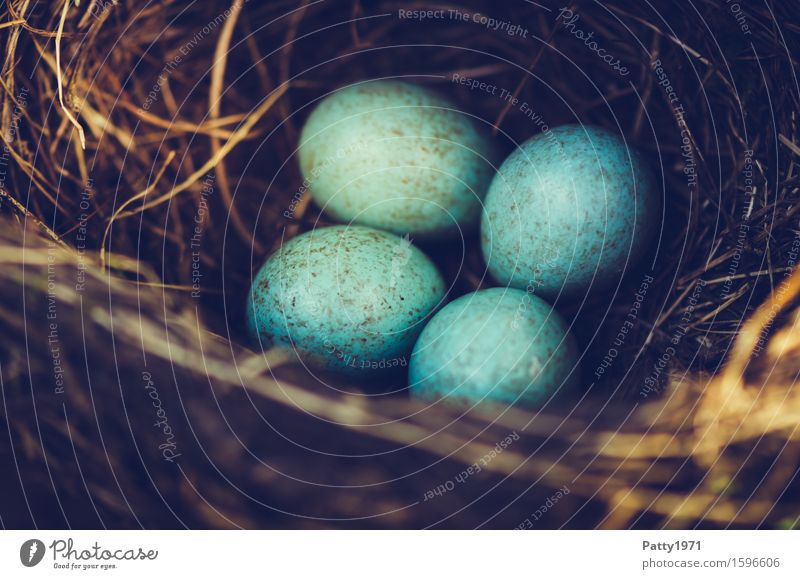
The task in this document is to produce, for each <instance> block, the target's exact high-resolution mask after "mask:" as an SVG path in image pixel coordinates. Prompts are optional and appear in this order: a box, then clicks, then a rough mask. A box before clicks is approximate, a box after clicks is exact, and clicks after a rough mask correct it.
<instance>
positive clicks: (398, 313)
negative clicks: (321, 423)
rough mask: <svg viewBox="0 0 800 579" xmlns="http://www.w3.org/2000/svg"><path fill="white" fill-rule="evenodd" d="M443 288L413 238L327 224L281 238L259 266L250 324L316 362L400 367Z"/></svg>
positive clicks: (344, 367)
mask: <svg viewBox="0 0 800 579" xmlns="http://www.w3.org/2000/svg"><path fill="white" fill-rule="evenodd" d="M444 296H445V284H444V280H443V279H442V276H441V275H440V274H439V271H438V270H437V269H436V266H435V265H434V264H433V262H431V260H430V259H428V257H427V256H426V255H425V254H423V253H422V252H421V251H420V250H419V249H417V248H416V247H414V246H413V245H411V242H410V241H409V240H408V238H403V237H399V236H397V235H394V234H391V233H387V232H385V231H379V230H377V229H372V228H369V227H363V226H350V227H348V226H343V225H337V226H334V227H324V228H320V229H316V230H314V231H309V232H307V233H303V234H302V235H298V236H297V237H295V238H293V239H291V240H289V241H288V242H286V243H284V244H283V245H282V246H281V248H280V249H278V250H277V251H276V252H275V253H274V254H272V256H270V258H269V259H268V260H267V262H266V263H265V264H264V265H263V267H262V268H261V269H260V270H259V272H258V274H257V275H256V277H255V280H254V281H253V285H252V287H251V289H250V294H249V296H248V304H247V315H248V329H249V331H250V334H251V336H252V337H253V339H254V341H256V342H257V343H259V344H260V346H261V347H262V348H264V349H266V348H270V347H273V346H283V347H287V348H293V349H294V350H295V351H296V352H297V354H298V356H299V358H300V359H301V361H302V362H303V363H305V364H307V365H309V366H311V367H313V368H322V369H328V370H333V371H338V372H340V373H346V374H358V373H362V372H367V371H371V370H382V369H387V368H397V367H401V366H407V365H408V355H409V354H410V351H411V348H412V347H413V345H414V341H415V340H416V338H417V336H418V335H419V333H420V332H421V331H422V327H423V325H424V323H425V321H426V320H427V318H428V317H429V316H430V314H431V313H432V312H433V311H434V309H435V308H437V307H438V306H439V305H440V303H441V302H442V300H443V299H444Z"/></svg>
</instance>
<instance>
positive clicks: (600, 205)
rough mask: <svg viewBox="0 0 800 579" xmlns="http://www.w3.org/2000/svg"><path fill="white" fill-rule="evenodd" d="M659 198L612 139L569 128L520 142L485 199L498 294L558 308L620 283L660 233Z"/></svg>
mask: <svg viewBox="0 0 800 579" xmlns="http://www.w3.org/2000/svg"><path fill="white" fill-rule="evenodd" d="M660 213H661V197H660V195H659V193H658V188H657V187H656V183H655V181H654V179H653V177H652V175H651V173H650V171H649V170H648V168H647V167H646V166H645V164H644V162H643V161H642V159H641V158H640V157H639V156H638V155H637V154H636V152H634V151H633V150H631V149H630V148H628V146H627V145H626V144H625V142H624V141H623V140H622V139H620V138H619V137H618V136H616V135H614V134H612V133H611V132H609V131H607V130H605V129H603V128H600V127H593V126H587V125H565V126H561V127H557V128H554V129H552V130H550V131H548V132H545V133H542V134H541V135H537V136H536V137H534V138H532V139H530V140H528V141H526V142H525V143H523V144H522V145H521V146H520V147H518V148H517V150H516V151H514V152H513V153H512V154H511V155H510V156H509V157H508V159H506V160H505V161H504V162H503V164H502V166H501V167H500V169H499V171H498V172H497V175H496V176H495V178H494V179H493V181H492V184H491V186H490V188H489V192H488V194H487V196H486V205H485V210H484V213H483V217H482V222H481V245H482V249H483V256H484V259H485V260H486V263H487V265H488V267H489V271H490V272H491V274H492V276H493V277H494V278H495V279H496V280H497V281H498V282H499V283H501V284H503V285H510V286H512V287H516V288H522V289H526V290H527V291H533V292H536V293H539V294H541V295H543V296H545V297H547V298H550V299H555V298H556V297H557V296H559V295H563V296H566V297H572V298H575V297H579V296H580V295H581V294H583V293H585V292H587V291H588V290H589V289H590V288H595V287H607V286H608V285H611V284H613V283H616V282H617V281H619V279H620V278H621V276H622V274H623V273H624V272H625V271H626V269H627V268H630V267H631V266H632V265H633V264H634V262H636V261H637V260H638V259H639V258H641V257H642V255H643V254H644V252H645V251H646V250H647V247H648V244H649V243H650V242H651V240H652V239H653V237H654V235H655V234H656V233H657V232H658V228H659V222H660Z"/></svg>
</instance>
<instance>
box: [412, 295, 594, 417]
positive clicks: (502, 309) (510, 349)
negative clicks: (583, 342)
mask: <svg viewBox="0 0 800 579" xmlns="http://www.w3.org/2000/svg"><path fill="white" fill-rule="evenodd" d="M578 366H579V365H578V347H577V344H576V342H575V338H574V337H573V336H572V334H571V333H570V332H569V328H568V327H567V324H566V322H565V321H564V320H563V319H562V318H561V316H560V315H559V314H558V313H557V312H556V311H555V310H554V309H553V308H552V307H551V306H550V304H548V303H547V302H546V301H544V300H543V299H541V298H539V297H537V296H535V295H533V294H530V293H527V292H524V291H522V290H518V289H513V288H492V289H486V290H481V291H477V292H474V293H471V294H467V295H465V296H462V297H460V298H458V299H457V300H455V301H453V302H451V303H449V304H448V305H447V306H445V307H444V308H442V310H441V311H439V312H438V313H437V314H436V315H435V316H434V317H433V319H432V320H431V321H430V322H429V323H428V325H427V326H425V329H424V330H423V331H422V334H421V335H420V337H419V340H417V343H416V344H415V345H414V351H413V353H412V354H411V363H410V365H409V389H410V392H411V394H412V396H414V397H417V398H420V399H423V400H427V401H433V400H436V399H439V398H443V399H446V400H450V401H456V402H466V403H468V404H476V403H480V402H485V401H493V402H498V403H503V404H509V405H510V404H516V405H519V406H526V407H532V406H537V405H540V404H541V403H543V402H545V401H546V400H547V399H548V398H549V397H550V396H552V395H554V394H557V393H560V392H562V391H563V392H573V393H574V392H575V391H576V389H577V384H578V380H579V379H580V378H579V374H580V370H579V367H578Z"/></svg>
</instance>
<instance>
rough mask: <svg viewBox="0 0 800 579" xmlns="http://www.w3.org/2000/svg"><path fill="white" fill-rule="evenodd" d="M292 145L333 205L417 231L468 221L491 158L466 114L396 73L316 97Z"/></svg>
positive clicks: (473, 218) (340, 212)
mask: <svg viewBox="0 0 800 579" xmlns="http://www.w3.org/2000/svg"><path fill="white" fill-rule="evenodd" d="M299 155H300V160H301V163H300V165H301V169H302V171H303V174H304V176H305V177H306V178H307V179H310V180H312V181H313V183H312V187H311V194H312V197H313V198H314V199H315V200H316V202H317V203H318V204H319V205H321V206H324V207H325V209H326V211H328V212H329V213H330V214H331V215H333V216H334V217H336V218H337V219H341V220H343V221H348V222H350V221H351V220H355V222H356V223H361V224H366V225H371V226H374V227H377V228H380V229H386V230H389V231H394V232H396V233H399V234H405V233H411V234H412V236H414V237H416V238H420V237H428V238H431V237H446V236H449V235H457V232H458V229H459V227H460V228H461V229H462V230H465V229H467V230H468V229H470V228H471V227H474V226H476V225H477V222H478V215H479V212H480V200H481V199H482V198H483V196H484V195H485V192H486V190H487V188H488V185H489V181H490V179H491V175H492V174H493V171H492V170H491V166H492V162H494V161H495V160H496V153H495V151H494V147H493V145H492V143H491V141H490V140H489V138H488V137H487V136H486V134H485V133H483V132H481V131H480V130H478V128H477V126H476V125H475V124H474V122H473V121H472V120H471V119H470V117H469V116H468V115H465V114H462V113H460V112H459V111H457V110H456V109H455V106H454V105H453V104H452V103H450V102H448V101H447V100H446V99H444V98H443V97H442V96H441V95H439V94H438V93H436V92H434V91H431V90H429V89H426V88H423V87H420V86H416V85H413V84H409V83H406V82H400V81H374V82H368V83H359V84H357V85H354V86H352V87H347V88H344V89H342V90H340V91H337V92H336V93H334V94H332V95H331V96H329V97H328V98H326V99H325V100H323V101H322V102H321V103H320V105H319V106H318V107H317V109H316V110H315V111H314V112H313V113H312V115H311V116H310V117H309V119H308V122H307V123H306V125H305V127H304V129H303V134H302V136H301V145H300V152H299ZM483 158H487V159H488V162H487V161H485V160H483ZM308 159H313V160H314V161H315V162H314V163H310V162H309V161H308Z"/></svg>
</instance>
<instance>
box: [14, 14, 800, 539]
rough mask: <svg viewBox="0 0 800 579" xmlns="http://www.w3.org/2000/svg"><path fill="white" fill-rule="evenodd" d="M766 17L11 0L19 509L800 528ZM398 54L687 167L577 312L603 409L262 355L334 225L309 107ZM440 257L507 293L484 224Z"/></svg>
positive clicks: (589, 389)
mask: <svg viewBox="0 0 800 579" xmlns="http://www.w3.org/2000/svg"><path fill="white" fill-rule="evenodd" d="M736 6H738V11H736V10H733V9H732V8H730V7H728V6H725V7H722V8H721V7H720V6H719V3H718V2H712V1H700V2H693V3H690V2H682V1H677V0H675V1H672V2H666V3H660V4H659V6H658V7H657V8H656V7H653V6H650V5H643V4H641V3H639V2H626V1H623V0H612V1H608V2H604V3H602V4H600V3H597V2H588V1H587V2H573V3H568V4H567V6H563V5H561V4H559V3H554V2H546V1H544V2H540V3H532V2H524V1H521V0H520V1H519V2H508V3H497V2H480V1H475V2H466V1H465V2H454V3H448V4H425V3H416V2H382V1H377V2H361V1H358V0H354V1H352V2H334V1H332V0H331V1H322V2H282V1H276V2H269V3H252V2H242V1H241V0H235V1H233V2H232V3H230V4H217V3H200V2H188V1H184V2H178V1H165V2H159V3H157V4H156V3H152V4H151V3H145V4H142V3H141V2H133V1H128V0H120V1H118V2H103V1H99V0H94V1H89V2H86V3H80V5H76V4H74V3H73V2H71V1H69V0H63V1H61V0H60V1H57V2H52V3H41V2H31V1H30V0H15V1H8V2H6V3H5V4H4V6H3V7H2V18H0V43H1V44H2V45H3V46H4V47H5V53H4V56H3V65H2V66H3V68H2V71H1V72H0V81H1V84H0V98H2V105H1V106H2V109H1V110H0V115H2V117H1V118H0V120H1V121H2V140H3V154H2V157H0V161H2V166H0V169H2V171H0V178H1V179H2V180H0V185H2V187H0V209H2V213H3V214H4V218H5V222H6V227H4V228H3V232H2V249H0V259H1V260H2V261H3V266H2V269H1V270H0V276H2V278H3V280H2V284H1V286H0V293H2V295H3V300H2V303H1V304H0V323H2V327H3V328H4V329H5V333H4V335H5V339H4V341H3V345H2V347H0V364H2V366H0V377H2V390H3V397H2V403H3V414H2V420H3V422H5V425H6V426H7V428H2V429H0V430H1V431H2V432H3V435H2V436H3V437H4V438H7V441H5V442H7V443H4V444H3V446H2V448H0V456H2V460H3V462H4V464H6V467H5V468H3V470H2V472H4V473H7V474H6V476H5V477H4V478H5V480H3V481H2V483H0V484H2V487H1V488H2V489H3V490H4V492H3V493H0V515H2V523H3V525H4V526H18V527H28V526H40V527H54V528H58V527H63V526H71V527H96V526H106V527H138V526H145V527H182V526H187V527H217V526H224V527H236V526H242V527H264V526H276V527H277V526H297V527H326V526H375V527H398V526H403V527H420V526H445V527H476V526H485V527H505V528H507V527H520V526H527V525H529V526H535V527H540V528H550V527H574V528H585V527H596V526H601V527H609V528H619V527H630V526H639V527H686V526H709V527H727V526H739V527H760V526H766V527H772V528H774V527H787V526H795V525H797V521H798V516H799V515H800V510H798V504H797V499H796V498H795V497H796V496H797V490H798V488H797V482H796V480H795V479H796V477H795V475H796V473H797V469H798V465H800V453H798V448H797V432H796V425H797V423H798V418H799V417H800V400H798V398H797V395H796V394H795V392H794V390H793V384H794V381H795V380H796V375H797V371H798V368H800V364H798V358H797V354H798V347H800V340H798V339H797V337H796V334H797V332H796V331H793V328H794V324H796V323H797V320H798V313H797V312H798V310H797V299H796V298H797V294H798V291H800V290H798V286H799V285H800V280H798V276H797V275H793V270H794V265H795V261H796V259H797V255H798V251H800V237H798V236H799V235H800V233H799V231H800V223H799V222H798V207H799V206H798V190H797V184H798V179H799V178H798V176H797V170H798V168H797V167H796V160H797V156H798V155H800V138H798V136H797V134H796V133H797V129H796V127H797V119H796V111H797V110H798V95H800V88H798V84H797V77H796V74H797V66H796V64H797V63H796V60H795V55H796V54H797V48H798V39H799V38H800V37H798V32H799V31H800V29H799V28H798V26H800V23H798V22H797V18H796V15H795V14H794V13H793V12H792V9H791V8H790V7H789V6H787V5H786V4H785V3H782V2H765V3H763V5H747V6H744V5H738V4H737V5H736ZM601 51H602V52H601ZM386 77H393V78H394V77H399V78H406V79H409V80H412V81H414V82H419V83H422V84H425V85H426V86H431V87H433V88H436V89H437V90H440V91H442V92H444V93H446V94H447V95H448V96H449V97H450V98H452V99H453V100H454V101H455V102H457V103H458V104H459V106H461V107H463V108H464V109H465V110H467V111H469V112H471V113H472V114H474V115H476V117H478V118H479V119H481V120H482V121H483V122H485V124H486V127H487V130H491V132H492V134H493V135H494V138H495V140H496V141H497V143H498V144H499V146H500V147H502V148H504V149H505V150H506V151H507V152H508V151H511V150H512V149H513V147H514V146H516V144H517V143H520V142H522V141H524V140H526V139H528V138H530V137H531V136H533V135H535V134H538V133H540V132H542V131H543V130H545V129H544V127H554V126H557V125H560V124H564V123H574V122H581V123H591V124H597V125H601V126H604V127H607V128H609V129H611V130H613V131H615V132H618V133H620V134H623V135H624V136H625V138H626V140H628V141H629V142H630V143H632V144H633V145H634V146H635V147H636V148H637V149H638V150H640V151H641V152H642V153H643V154H644V156H645V157H646V158H647V159H648V161H649V163H650V165H651V167H652V168H653V170H654V171H655V172H656V174H657V177H658V180H659V181H660V183H661V185H662V189H663V192H664V197H663V199H664V219H663V223H662V227H661V231H660V234H659V236H658V237H659V239H658V243H657V245H656V246H655V247H654V249H653V251H652V252H651V254H649V255H648V256H647V258H646V259H644V260H642V262H641V263H639V264H638V265H637V266H636V267H634V268H632V269H631V270H630V271H628V272H627V274H626V276H625V278H624V279H623V281H622V282H621V283H620V285H619V286H618V287H616V288H613V290H612V291H610V292H608V293H605V294H603V295H591V296H588V297H586V299H584V300H582V301H580V302H579V303H572V304H567V303H565V304H557V306H558V307H559V308H560V309H561V311H562V312H563V313H564V314H565V315H567V316H568V318H570V319H571V320H572V321H573V322H574V327H575V328H576V333H577V335H578V339H579V342H580V343H581V346H582V349H583V352H584V356H583V359H582V365H583V368H584V374H585V375H584V383H585V388H584V392H583V394H584V397H583V398H582V400H581V402H580V403H579V404H577V405H576V406H575V407H571V408H567V409H565V408H554V407H547V408H545V409H543V410H542V411H540V412H537V413H535V414H528V413H524V412H521V411H516V410H509V411H507V412H503V413H501V414H499V415H493V414H487V413H486V412H484V411H481V410H480V409H473V410H469V411H465V410H464V409H454V408H446V407H442V406H441V405H439V406H436V407H431V408H427V407H422V406H420V405H418V404H416V403H415V402H413V401H410V400H408V399H406V398H405V397H404V396H403V395H398V396H394V397H389V398H387V397H378V398H372V397H364V396H359V395H355V394H353V395H347V394H341V393H338V392H334V391H331V390H328V389H322V388H320V387H319V384H318V383H317V382H316V380H315V379H314V378H313V377H311V376H309V375H307V374H306V373H305V372H303V371H302V370H300V369H299V368H296V367H294V366H293V365H292V364H290V363H289V360H287V359H286V358H285V357H284V356H282V355H281V354H280V353H276V352H266V353H262V352H254V351H252V350H251V349H250V348H249V345H248V342H247V340H246V337H245V332H244V323H243V319H244V303H245V298H244V296H245V295H246V292H247V290H248V288H249V285H250V281H251V279H252V276H253V273H254V270H255V269H256V268H257V267H258V266H260V264H261V263H262V262H263V261H264V259H265V258H266V256H267V255H268V254H269V253H270V252H271V251H272V250H274V249H275V248H276V247H277V246H278V245H279V244H280V243H281V242H282V240H285V239H287V238H289V237H292V236H294V235H297V234H298V233H300V232H303V231H306V230H309V229H311V228H314V227H319V226H324V225H326V224H328V223H330V222H329V220H328V218H327V217H326V216H325V215H324V214H321V213H320V212H319V210H318V209H317V208H316V207H315V206H314V205H313V204H312V203H310V201H309V199H308V195H307V194H302V193H301V191H302V184H303V179H302V176H301V175H300V174H299V170H298V167H297V160H296V154H295V153H296V148H297V143H298V136H299V130H300V128H301V127H302V123H303V121H304V119H305V118H306V117H307V115H308V114H309V112H310V110H311V109H312V108H313V106H314V104H315V103H316V102H318V101H319V99H320V98H323V97H324V96H325V95H326V94H328V93H329V92H330V91H331V90H335V89H336V88H339V87H341V86H343V85H345V84H348V83H350V82H355V81H359V80H364V79H373V78H386ZM464 78H467V79H474V80H476V81H478V82H477V83H472V84H465V83H463V82H459V81H458V79H464ZM480 83H485V84H484V85H481V84H480ZM491 87H495V88H491ZM424 249H425V250H426V251H427V252H429V254H430V255H431V256H432V257H433V258H434V259H435V261H436V262H437V264H438V265H439V266H440V268H441V269H442V271H443V272H444V273H445V275H446V277H447V278H448V281H450V282H451V283H452V284H453V288H454V290H453V292H452V295H451V297H455V296H457V295H459V294H462V293H466V292H468V291H471V290H474V289H477V288H480V287H483V286H484V285H486V284H487V280H486V278H485V276H484V273H483V272H484V269H485V266H484V264H483V263H482V262H481V258H480V252H479V251H478V248H477V244H476V240H475V239H467V240H466V243H465V245H464V246H463V247H462V245H461V243H458V244H440V245H431V246H426V247H425V248H424ZM462 264H463V267H462ZM488 283H490V282H488ZM631 312H634V313H635V316H634V318H633V319H634V323H633V325H632V327H631V328H630V331H627V332H626V333H625V334H624V336H622V337H621V336H620V331H621V326H622V323H623V321H624V320H625V319H626V316H628V314H630V313H631ZM359 388H360V387H359ZM509 437H511V442H510V443H507V444H506V446H504V447H502V448H501V449H500V450H499V451H498V446H497V445H498V444H500V442H501V441H505V440H508V439H509ZM475 465H478V466H480V468H479V469H475V468H473V467H475ZM465 472H467V473H468V475H466V476H464V474H463V473H465ZM765 473H766V474H765ZM457 477H458V478H457ZM462 479H463V480H462ZM451 487H452V488H451ZM434 490H436V491H437V492H436V493H433V492H432V491H434ZM564 490H566V491H567V492H564ZM556 493H561V496H559V497H558V500H557V503H558V506H555V505H554V506H552V507H549V508H545V509H544V510H543V509H542V506H543V505H546V504H547V502H548V501H549V502H550V503H551V504H553V500H552V497H554V496H556ZM432 495H433V496H432Z"/></svg>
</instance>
